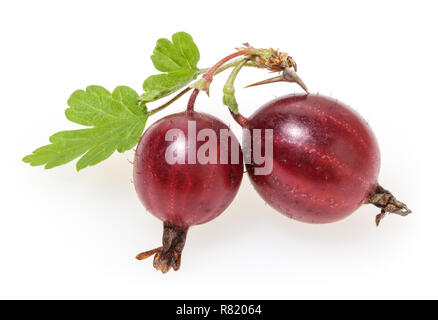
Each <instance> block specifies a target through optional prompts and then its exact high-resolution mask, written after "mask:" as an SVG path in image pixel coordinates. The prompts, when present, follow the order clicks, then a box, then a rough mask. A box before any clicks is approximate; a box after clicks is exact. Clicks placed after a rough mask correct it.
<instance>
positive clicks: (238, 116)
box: [228, 108, 248, 128]
mask: <svg viewBox="0 0 438 320" xmlns="http://www.w3.org/2000/svg"><path fill="white" fill-rule="evenodd" d="M228 110H229V111H230V113H231V115H232V116H233V119H234V120H235V121H236V122H237V123H238V124H239V125H240V126H241V127H242V128H243V127H245V126H246V124H247V123H248V118H245V117H244V116H242V115H241V114H240V113H237V114H236V113H234V112H233V111H232V110H231V109H230V108H228Z"/></svg>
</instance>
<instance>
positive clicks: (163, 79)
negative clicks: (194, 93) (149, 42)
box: [141, 32, 200, 102]
mask: <svg viewBox="0 0 438 320" xmlns="http://www.w3.org/2000/svg"><path fill="white" fill-rule="evenodd" d="M199 57H200V56H199V50H198V47H197V46H196V44H195V43H194V41H193V39H192V37H191V36H190V35H189V34H188V33H185V32H177V33H175V34H174V35H173V36H172V41H170V40H168V39H159V40H158V41H157V44H156V46H155V49H154V52H153V54H152V56H151V59H152V63H153V64H154V66H155V68H156V69H157V70H158V71H161V72H164V73H162V74H158V75H153V76H150V77H148V78H147V79H146V80H145V81H144V83H143V89H144V91H145V93H144V94H142V95H141V100H142V101H144V102H152V101H155V100H158V99H160V98H163V97H165V96H168V95H169V94H172V93H173V92H175V91H177V90H178V89H181V88H182V87H184V86H185V85H187V84H188V83H189V82H190V81H192V80H194V79H196V77H197V76H198V74H199V69H198V67H197V64H198V61H199Z"/></svg>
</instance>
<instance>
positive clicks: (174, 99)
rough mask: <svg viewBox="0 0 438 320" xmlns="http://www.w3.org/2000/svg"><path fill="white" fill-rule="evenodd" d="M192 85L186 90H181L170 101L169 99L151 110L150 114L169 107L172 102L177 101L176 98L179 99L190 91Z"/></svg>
mask: <svg viewBox="0 0 438 320" xmlns="http://www.w3.org/2000/svg"><path fill="white" fill-rule="evenodd" d="M190 89H191V88H190V87H187V88H185V89H184V90H181V91H180V92H179V93H178V94H177V95H176V96H174V97H173V98H172V99H170V100H169V101H167V102H166V103H165V104H163V105H161V106H159V107H157V108H155V109H153V110H151V111H149V114H150V115H153V114H155V113H157V112H158V111H161V110H163V109H164V108H166V107H168V106H169V105H170V104H172V103H173V102H175V101H176V100H178V99H179V98H181V97H182V96H183V95H185V94H186V93H187V92H189V91H190Z"/></svg>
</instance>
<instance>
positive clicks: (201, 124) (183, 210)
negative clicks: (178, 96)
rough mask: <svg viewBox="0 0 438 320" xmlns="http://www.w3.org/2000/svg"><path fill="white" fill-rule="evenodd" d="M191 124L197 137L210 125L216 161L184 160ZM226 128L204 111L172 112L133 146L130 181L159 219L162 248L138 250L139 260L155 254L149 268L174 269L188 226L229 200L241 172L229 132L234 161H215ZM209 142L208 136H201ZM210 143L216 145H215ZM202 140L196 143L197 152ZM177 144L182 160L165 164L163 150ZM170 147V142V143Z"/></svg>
mask: <svg viewBox="0 0 438 320" xmlns="http://www.w3.org/2000/svg"><path fill="white" fill-rule="evenodd" d="M189 121H195V122H196V136H197V135H198V133H199V132H200V131H201V130H202V129H212V130H213V131H214V132H215V133H216V136H217V137H218V139H217V141H216V142H217V150H218V151H217V161H216V163H207V164H201V163H199V161H198V159H196V163H195V164H189V159H188V158H189V157H188V154H189V151H188V123H189ZM172 129H180V130H181V131H182V132H183V133H184V136H185V137H178V138H176V140H175V141H166V139H165V137H166V133H167V132H168V131H169V130H172ZM221 129H227V130H229V128H228V127H227V126H226V125H225V124H224V123H223V122H221V121H220V120H218V119H217V118H215V117H213V116H211V115H207V114H204V113H198V112H193V111H186V112H182V113H177V114H173V115H170V116H167V117H165V118H162V119H160V120H158V121H157V122H155V123H154V124H153V125H152V126H151V127H150V128H149V129H148V130H147V131H146V132H145V133H144V135H143V137H142V138H141V141H140V143H139V144H138V146H137V150H136V153H135V160H134V185H135V189H136V191H137V194H138V196H139V198H140V200H141V201H142V203H143V205H144V206H145V207H146V209H147V210H148V211H149V212H151V213H152V214H153V215H154V216H156V217H157V218H159V219H160V220H162V221H163V222H164V234H163V248H157V249H154V250H155V251H154V250H152V251H150V252H146V253H144V254H140V255H139V256H138V258H139V259H144V258H146V257H148V256H150V255H152V254H156V256H155V259H154V266H155V267H156V268H157V269H159V270H161V271H163V272H167V271H168V270H169V269H170V267H173V268H174V269H175V270H177V269H178V268H179V263H180V261H179V259H180V256H181V251H182V249H183V246H184V241H185V236H186V233H187V230H188V228H189V227H190V226H193V225H197V224H202V223H206V222H208V221H210V220H212V219H214V218H216V217H217V216H218V215H220V214H221V213H222V212H223V211H224V210H225V209H226V208H227V207H228V205H229V204H230V203H231V202H232V200H233V199H234V197H235V195H236V193H237V191H238V189H239V186H240V183H241V181H242V175H243V161H242V151H241V149H240V146H239V143H238V141H237V139H236V137H235V136H234V134H233V133H232V132H231V131H229V132H230V136H231V137H230V138H229V139H228V150H229V151H231V150H232V147H231V140H233V141H234V143H235V144H236V145H237V146H238V152H239V162H238V163H236V164H232V163H231V156H230V153H228V154H229V159H228V160H229V161H228V163H227V164H221V163H220V152H221V151H222V150H221V149H220V139H219V137H220V130H221ZM206 140H208V138H206ZM216 142H215V143H216ZM204 143H205V141H197V142H196V150H197V151H198V150H199V148H200V146H201V145H203V144H204ZM172 144H176V145H177V148H178V150H182V157H183V158H184V159H183V160H184V164H179V163H174V164H169V163H168V162H167V161H166V158H165V154H166V150H167V149H168V147H169V146H170V145H172ZM174 146H175V145H174Z"/></svg>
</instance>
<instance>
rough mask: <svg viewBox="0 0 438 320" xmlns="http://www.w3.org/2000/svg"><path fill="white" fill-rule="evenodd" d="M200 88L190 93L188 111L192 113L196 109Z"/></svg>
mask: <svg viewBox="0 0 438 320" xmlns="http://www.w3.org/2000/svg"><path fill="white" fill-rule="evenodd" d="M198 93H199V90H198V89H193V91H192V94H191V95H190V98H189V102H188V103H187V112H189V113H191V112H193V111H194V109H195V101H196V97H197V96H198Z"/></svg>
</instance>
